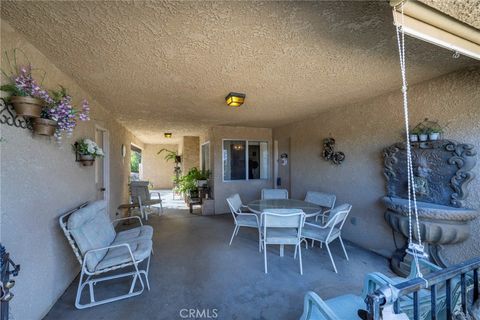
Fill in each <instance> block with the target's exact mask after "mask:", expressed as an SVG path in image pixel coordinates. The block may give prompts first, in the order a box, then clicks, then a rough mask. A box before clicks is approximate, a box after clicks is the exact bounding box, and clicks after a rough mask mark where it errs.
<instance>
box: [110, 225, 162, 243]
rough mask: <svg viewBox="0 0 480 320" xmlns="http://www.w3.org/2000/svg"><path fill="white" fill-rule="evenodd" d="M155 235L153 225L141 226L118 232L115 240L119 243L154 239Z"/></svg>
mask: <svg viewBox="0 0 480 320" xmlns="http://www.w3.org/2000/svg"><path fill="white" fill-rule="evenodd" d="M152 237H153V228H152V226H140V227H136V228H132V229H128V230H125V231H120V232H117V236H116V237H115V242H116V243H119V242H122V241H130V240H152Z"/></svg>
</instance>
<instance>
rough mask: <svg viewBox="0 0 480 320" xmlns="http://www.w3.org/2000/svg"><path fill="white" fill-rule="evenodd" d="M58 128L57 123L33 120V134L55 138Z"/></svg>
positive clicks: (38, 119) (47, 120)
mask: <svg viewBox="0 0 480 320" xmlns="http://www.w3.org/2000/svg"><path fill="white" fill-rule="evenodd" d="M56 128H57V121H54V120H50V119H43V118H35V119H33V132H35V134H39V135H42V136H53V134H54V133H55V129H56Z"/></svg>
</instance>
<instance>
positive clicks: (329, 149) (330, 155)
mask: <svg viewBox="0 0 480 320" xmlns="http://www.w3.org/2000/svg"><path fill="white" fill-rule="evenodd" d="M323 159H325V161H331V162H332V163H333V164H336V165H339V164H342V162H343V161H344V160H345V153H343V152H341V151H339V152H335V139H333V138H325V139H323Z"/></svg>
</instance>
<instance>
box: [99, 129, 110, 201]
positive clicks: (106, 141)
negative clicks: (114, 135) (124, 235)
mask: <svg viewBox="0 0 480 320" xmlns="http://www.w3.org/2000/svg"><path fill="white" fill-rule="evenodd" d="M97 130H98V131H101V132H103V153H104V157H103V158H101V159H102V160H103V187H104V188H105V193H104V197H105V200H106V201H107V208H110V134H109V132H108V130H107V129H106V128H104V127H101V126H99V125H95V136H96V134H97ZM97 181H98V176H97V169H96V168H95V184H97ZM97 191H98V190H97Z"/></svg>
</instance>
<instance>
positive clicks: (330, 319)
mask: <svg viewBox="0 0 480 320" xmlns="http://www.w3.org/2000/svg"><path fill="white" fill-rule="evenodd" d="M313 308H316V309H318V311H320V313H321V314H322V315H323V317H324V318H325V319H326V320H336V319H338V317H337V315H336V314H335V313H334V312H333V310H332V309H330V307H329V306H328V305H327V304H326V303H325V301H323V300H322V298H320V297H319V296H318V295H317V294H316V293H315V292H313V291H308V292H307V294H306V295H305V298H304V299H303V314H302V317H301V318H300V320H314V319H313V318H312V311H313Z"/></svg>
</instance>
